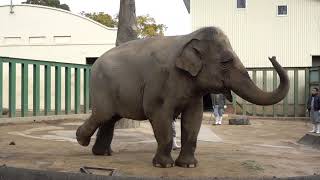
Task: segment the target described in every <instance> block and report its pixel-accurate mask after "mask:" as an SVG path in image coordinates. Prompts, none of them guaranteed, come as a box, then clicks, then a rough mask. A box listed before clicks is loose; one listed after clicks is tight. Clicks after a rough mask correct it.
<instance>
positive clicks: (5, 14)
mask: <svg viewBox="0 0 320 180" xmlns="http://www.w3.org/2000/svg"><path fill="white" fill-rule="evenodd" d="M13 10H14V13H13V14H10V7H9V6H1V7H0V23H1V24H2V26H1V28H0V56H10V57H20V58H31V59H40V60H52V61H68V62H70V63H85V57H100V56H101V55H102V54H103V53H104V52H106V51H107V50H109V49H110V48H112V47H114V44H115V41H116V35H117V30H116V29H113V28H108V27H105V26H103V25H101V24H99V23H96V22H94V21H92V20H90V19H88V18H84V17H81V16H79V15H75V14H72V13H71V12H68V11H64V10H59V9H55V8H49V7H43V6H32V5H17V6H14V8H13Z"/></svg>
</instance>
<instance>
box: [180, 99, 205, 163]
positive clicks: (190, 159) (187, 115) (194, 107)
mask: <svg viewBox="0 0 320 180" xmlns="http://www.w3.org/2000/svg"><path fill="white" fill-rule="evenodd" d="M202 115H203V104H202V98H201V99H198V100H195V101H193V102H192V103H190V105H189V106H188V107H187V108H186V109H185V110H184V111H183V112H182V114H181V151H180V154H179V157H178V158H177V160H176V161H175V164H176V166H180V167H188V168H189V167H196V166H197V164H198V161H197V159H196V158H195V157H194V152H195V150H196V146H197V138H198V133H199V130H200V127H201V122H202Z"/></svg>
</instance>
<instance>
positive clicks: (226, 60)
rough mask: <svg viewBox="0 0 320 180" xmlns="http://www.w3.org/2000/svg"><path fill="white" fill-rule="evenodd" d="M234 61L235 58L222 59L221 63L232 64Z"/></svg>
mask: <svg viewBox="0 0 320 180" xmlns="http://www.w3.org/2000/svg"><path fill="white" fill-rule="evenodd" d="M232 61H233V58H222V59H221V60H220V62H221V63H222V64H225V63H229V62H232Z"/></svg>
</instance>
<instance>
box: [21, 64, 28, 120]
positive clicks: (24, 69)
mask: <svg viewBox="0 0 320 180" xmlns="http://www.w3.org/2000/svg"><path fill="white" fill-rule="evenodd" d="M28 73H29V69H28V64H27V63H22V64H21V75H22V78H21V116H22V117H26V116H27V115H28V108H29V107H28V81H29V78H28V75H29V74H28Z"/></svg>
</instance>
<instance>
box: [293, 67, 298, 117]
mask: <svg viewBox="0 0 320 180" xmlns="http://www.w3.org/2000/svg"><path fill="white" fill-rule="evenodd" d="M298 73H299V72H298V70H297V69H295V70H294V97H293V98H294V99H293V102H294V106H293V110H294V117H297V116H298V104H299V102H298V101H299V99H298V96H299V82H298V81H299V79H298Z"/></svg>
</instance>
